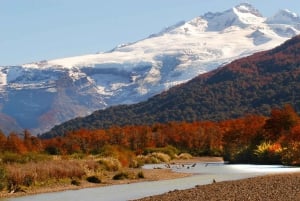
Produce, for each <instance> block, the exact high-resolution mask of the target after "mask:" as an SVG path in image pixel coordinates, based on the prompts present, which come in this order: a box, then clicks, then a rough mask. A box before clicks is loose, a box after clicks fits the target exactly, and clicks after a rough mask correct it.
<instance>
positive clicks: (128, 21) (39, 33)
mask: <svg viewBox="0 0 300 201" xmlns="http://www.w3.org/2000/svg"><path fill="white" fill-rule="evenodd" d="M242 2H248V3H250V4H252V5H253V6H255V7H256V8H257V9H258V10H260V12H261V13H262V14H263V15H264V16H271V15H273V14H275V12H277V11H278V10H279V9H281V8H287V9H289V10H291V11H293V12H296V13H297V14H299V13H300V2H299V1H298V0H287V1H283V0H248V1H237V0H208V1H206V0H151V1H146V0H144V1H142V0H0V26H1V31H0V65H18V64H23V63H29V62H35V61H40V60H45V59H46V60H49V59H55V58H63V57H69V56H77V55H83V54H91V53H96V52H102V51H108V50H110V49H112V48H114V47H115V46H116V45H118V44H122V43H127V42H134V41H137V40H140V39H143V38H146V37H147V36H149V35H150V34H152V33H156V32H159V31H160V30H162V29H163V28H164V27H166V26H170V25H173V24H175V23H176V22H179V21H182V20H186V21H187V20H190V19H192V18H194V17H196V16H200V15H203V14H204V13H206V12H208V11H212V12H216V11H219V12H222V11H224V10H227V9H229V8H231V7H233V6H235V5H238V4H239V3H242Z"/></svg>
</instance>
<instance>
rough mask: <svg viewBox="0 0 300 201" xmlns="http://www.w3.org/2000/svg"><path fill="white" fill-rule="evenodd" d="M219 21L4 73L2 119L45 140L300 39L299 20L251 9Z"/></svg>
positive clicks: (201, 20)
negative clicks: (70, 125) (76, 121)
mask: <svg viewBox="0 0 300 201" xmlns="http://www.w3.org/2000/svg"><path fill="white" fill-rule="evenodd" d="M257 12H258V11H257ZM216 16H217V17H216ZM220 16H223V17H220ZM249 16H250V17H249ZM206 17H207V15H206ZM215 18H216V19H214V20H212V19H211V20H205V15H204V16H199V17H196V18H194V19H192V20H190V21H187V22H185V23H183V22H181V23H178V24H176V25H175V26H172V27H170V28H167V29H165V30H164V31H162V32H159V33H158V34H157V35H155V36H152V37H148V38H146V39H143V40H139V41H137V42H134V43H129V44H124V45H120V46H119V47H117V48H115V49H113V50H112V51H109V52H105V53H98V54H91V55H83V56H77V57H69V58H62V59H55V60H49V61H47V60H44V61H41V62H36V63H31V64H24V65H21V66H6V67H5V66H3V67H0V112H2V113H3V114H5V115H7V116H9V117H10V118H11V119H12V120H13V121H15V122H16V123H17V124H18V127H20V128H21V129H22V128H23V129H25V128H27V129H29V130H30V131H31V132H32V133H34V134H37V133H42V132H45V131H47V130H50V129H51V128H52V127H53V126H54V125H58V124H60V123H62V122H64V121H67V120H69V119H72V118H75V117H80V116H86V115H88V114H91V113H92V112H93V111H95V110H98V109H103V108H107V107H109V106H112V105H119V104H133V103H138V102H141V101H145V100H147V99H148V98H150V97H152V96H153V95H156V94H159V93H160V92H162V91H165V90H168V89H169V88H171V87H173V86H176V85H178V84H182V83H185V82H187V81H189V80H191V79H192V78H194V77H195V76H197V75H199V74H202V73H205V72H208V71H211V70H213V69H215V68H217V67H219V66H223V65H224V64H227V63H229V62H231V61H233V60H235V59H238V58H241V57H244V56H248V55H251V54H253V53H255V52H258V51H262V50H267V49H271V48H273V47H275V46H277V45H279V44H281V43H283V42H284V41H286V40H287V39H289V38H290V37H292V36H294V35H296V34H299V33H300V27H299V28H298V27H297V26H298V24H297V22H298V21H297V20H296V21H293V23H292V24H277V23H276V20H278V18H276V20H273V21H272V24H268V23H267V19H266V18H264V17H262V16H260V14H259V13H256V11H255V9H254V8H253V7H252V6H250V5H247V4H240V5H238V6H236V7H234V8H232V9H230V10H229V11H224V12H222V13H217V14H215ZM233 19H235V20H234V21H232V20H233ZM279 19H280V18H279ZM288 22H289V21H288ZM214 23H215V24H214ZM210 30H212V31H210ZM278 33H280V34H278ZM1 123H2V122H1V121H0V127H4V125H1ZM3 124H4V123H3ZM12 129H14V128H12ZM12 129H11V130H7V129H6V130H5V131H4V132H10V131H12Z"/></svg>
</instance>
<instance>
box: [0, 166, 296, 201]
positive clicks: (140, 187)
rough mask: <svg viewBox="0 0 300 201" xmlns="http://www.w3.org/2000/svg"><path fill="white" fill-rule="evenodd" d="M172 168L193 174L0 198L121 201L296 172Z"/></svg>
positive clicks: (14, 200)
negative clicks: (175, 177) (224, 182)
mask: <svg viewBox="0 0 300 201" xmlns="http://www.w3.org/2000/svg"><path fill="white" fill-rule="evenodd" d="M144 168H166V165H164V164H161V165H146V166H145V167H144ZM170 168H172V169H173V171H178V172H188V173H194V174H193V176H190V177H185V178H180V179H173V180H164V181H154V182H153V181H152V182H140V183H133V184H122V185H112V186H105V187H97V188H86V189H80V190H68V191H63V192H54V193H44V194H38V195H30V196H24V197H17V198H5V199H0V201H124V200H132V199H138V198H142V197H147V196H151V195H157V194H162V193H165V192H168V191H172V190H175V189H177V190H181V189H188V188H193V187H195V186H196V185H204V184H209V183H212V182H213V180H215V181H216V182H219V181H226V180H237V179H243V178H249V177H254V176H260V175H266V174H275V173H290V172H300V168H293V167H285V166H280V165H226V164H222V163H196V164H189V165H173V166H171V167H170Z"/></svg>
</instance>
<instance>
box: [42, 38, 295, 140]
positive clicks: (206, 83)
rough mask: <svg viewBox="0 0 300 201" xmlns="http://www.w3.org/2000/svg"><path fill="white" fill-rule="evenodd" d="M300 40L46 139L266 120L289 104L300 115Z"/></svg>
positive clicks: (78, 122) (85, 120)
mask: <svg viewBox="0 0 300 201" xmlns="http://www.w3.org/2000/svg"><path fill="white" fill-rule="evenodd" d="M299 54H300V36H296V37H294V38H292V39H290V40H288V41H287V42H285V43H284V44H282V45H281V46H278V47H276V48H274V49H272V50H269V51H264V52H259V53H256V54H254V55H252V56H248V57H245V58H242V59H239V60H236V61H233V62H231V63H230V64H228V65H226V66H224V67H221V68H218V69H215V70H213V71H210V72H208V73H205V74H202V75H199V76H197V77H196V78H194V79H192V80H191V81H189V82H187V83H185V84H182V85H179V86H176V87H173V88H171V89H170V90H168V91H165V92H163V93H161V94H159V95H156V96H154V97H152V98H150V99H149V100H148V101H145V102H141V103H137V104H134V105H128V106H126V105H121V106H114V107H110V108H108V109H106V110H99V111H96V112H94V113H93V114H91V115H89V116H87V117H84V118H76V119H73V120H70V121H68V122H66V123H64V124H61V125H60V126H56V127H54V128H53V129H52V130H51V131H50V132H48V133H46V134H44V135H43V136H42V137H53V136H57V135H63V134H65V133H66V132H69V131H72V130H76V129H80V128H87V129H98V128H108V127H110V126H112V125H114V126H117V125H119V126H124V125H139V124H153V123H156V122H159V123H162V122H169V121H188V122H192V121H200V120H201V121H203V120H215V121H218V120H224V119H228V118H237V117H241V116H245V115H247V114H263V115H268V114H269V112H270V110H271V108H276V107H282V106H283V105H285V104H291V105H292V106H293V107H294V108H296V110H298V111H300V107H299V103H300V102H299V101H298V100H299V98H300V57H299V56H298V55H299Z"/></svg>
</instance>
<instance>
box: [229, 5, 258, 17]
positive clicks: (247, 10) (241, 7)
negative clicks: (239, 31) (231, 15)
mask: <svg viewBox="0 0 300 201" xmlns="http://www.w3.org/2000/svg"><path fill="white" fill-rule="evenodd" d="M233 9H235V10H236V11H238V12H240V13H249V14H252V15H255V16H256V17H263V16H262V14H261V13H260V12H259V11H258V10H257V9H256V8H254V7H253V6H252V5H251V4H248V3H241V4H240V5H238V6H235V7H234V8H233Z"/></svg>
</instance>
